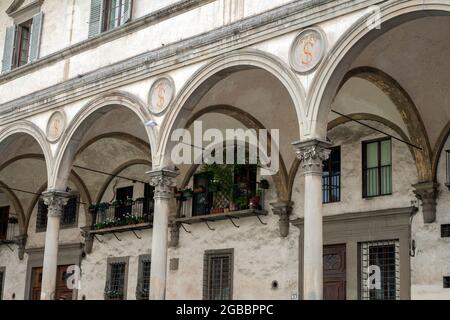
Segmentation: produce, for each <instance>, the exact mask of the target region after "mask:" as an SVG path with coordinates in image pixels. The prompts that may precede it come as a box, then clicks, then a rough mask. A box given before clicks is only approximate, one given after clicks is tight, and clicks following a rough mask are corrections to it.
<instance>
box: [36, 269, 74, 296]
mask: <svg viewBox="0 0 450 320" xmlns="http://www.w3.org/2000/svg"><path fill="white" fill-rule="evenodd" d="M67 267H68V266H58V269H57V271H56V290H55V300H72V294H73V292H72V290H71V289H69V288H68V287H67V283H66V279H67V276H68V275H67V272H66V270H67ZM41 286H42V267H37V268H33V269H32V270H31V300H40V299H41Z"/></svg>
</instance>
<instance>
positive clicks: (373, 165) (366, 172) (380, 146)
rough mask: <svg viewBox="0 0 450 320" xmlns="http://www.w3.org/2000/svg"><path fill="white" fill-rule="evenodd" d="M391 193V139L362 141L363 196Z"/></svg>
mask: <svg viewBox="0 0 450 320" xmlns="http://www.w3.org/2000/svg"><path fill="white" fill-rule="evenodd" d="M389 194H392V155H391V139H390V138H387V139H380V140H374V141H365V142H363V197H364V198H370V197H377V196H383V195H389Z"/></svg>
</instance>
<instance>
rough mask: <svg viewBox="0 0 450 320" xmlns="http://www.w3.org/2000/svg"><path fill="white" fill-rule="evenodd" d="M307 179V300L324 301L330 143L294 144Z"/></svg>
mask: <svg viewBox="0 0 450 320" xmlns="http://www.w3.org/2000/svg"><path fill="white" fill-rule="evenodd" d="M294 146H295V147H296V148H297V151H296V153H297V157H298V158H299V159H300V167H301V169H302V173H303V175H304V177H305V189H304V194H305V202H304V216H305V217H304V242H303V243H304V250H303V263H304V265H303V298H304V299H305V300H321V299H322V297H323V258H322V252H323V235H322V228H323V226H322V170H323V168H322V162H323V161H324V160H326V159H328V156H329V154H330V150H328V149H327V148H328V147H329V146H330V143H328V142H326V141H321V140H308V141H301V142H296V143H294Z"/></svg>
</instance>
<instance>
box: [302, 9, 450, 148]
mask: <svg viewBox="0 0 450 320" xmlns="http://www.w3.org/2000/svg"><path fill="white" fill-rule="evenodd" d="M379 9H380V12H370V13H367V14H364V15H363V16H362V17H361V18H360V19H358V21H356V23H354V24H353V25H352V26H351V27H350V28H349V30H348V31H346V32H345V33H344V35H343V36H342V37H341V38H340V39H339V40H338V41H337V42H336V44H335V45H334V46H333V48H332V49H331V50H330V52H329V53H328V57H327V59H326V60H325V63H323V64H322V65H321V66H320V67H319V69H318V71H317V74H316V76H315V78H314V80H313V83H312V86H311V93H310V94H309V96H308V98H307V105H308V122H309V125H305V126H304V128H305V129H306V130H305V131H303V132H302V138H303V139H305V138H308V137H318V138H321V139H324V138H325V137H326V132H327V119H328V114H329V111H330V108H331V105H332V101H333V99H334V97H335V96H336V93H337V91H338V89H339V86H340V85H341V83H342V80H343V79H344V77H345V74H346V73H347V71H348V66H349V65H350V64H351V61H352V60H353V59H354V58H355V57H356V56H358V55H359V53H361V52H362V51H363V50H364V48H366V47H367V45H368V44H369V43H371V42H372V41H373V40H374V39H376V38H377V37H379V36H380V35H382V34H383V33H385V32H387V31H389V30H391V29H392V28H394V27H396V26H398V25H400V24H402V23H404V22H407V21H412V20H415V19H417V18H421V17H424V16H429V15H449V14H450V3H448V2H444V1H427V4H426V6H425V7H424V4H423V1H416V0H413V1H401V2H394V3H393V2H389V1H388V2H384V3H382V4H380V5H379ZM378 14H380V16H381V23H382V26H383V27H382V28H381V29H380V30H378V29H373V30H370V29H369V28H368V27H367V21H368V20H370V19H372V21H374V20H373V19H374V17H375V15H377V16H378Z"/></svg>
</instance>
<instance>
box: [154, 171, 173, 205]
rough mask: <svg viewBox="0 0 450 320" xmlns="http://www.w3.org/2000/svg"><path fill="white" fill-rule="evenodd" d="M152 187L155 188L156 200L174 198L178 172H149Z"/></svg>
mask: <svg viewBox="0 0 450 320" xmlns="http://www.w3.org/2000/svg"><path fill="white" fill-rule="evenodd" d="M148 174H149V175H150V182H149V183H150V185H151V186H153V187H155V194H154V198H155V199H170V198H172V193H173V188H174V187H176V185H177V181H176V177H177V176H178V172H175V171H171V170H157V171H150V172H148Z"/></svg>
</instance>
